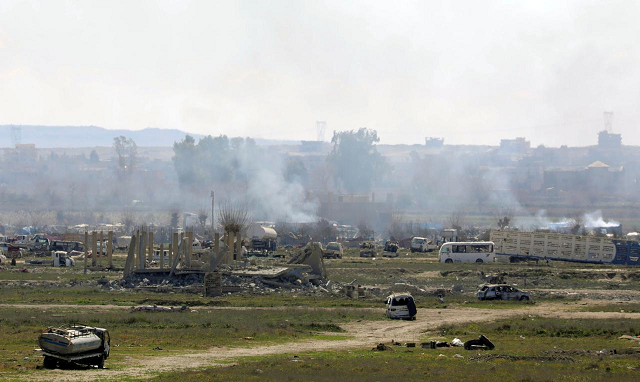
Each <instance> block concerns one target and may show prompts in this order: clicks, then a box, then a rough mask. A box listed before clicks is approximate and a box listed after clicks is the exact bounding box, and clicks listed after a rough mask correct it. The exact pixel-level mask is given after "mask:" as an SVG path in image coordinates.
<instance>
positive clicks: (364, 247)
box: [360, 241, 377, 258]
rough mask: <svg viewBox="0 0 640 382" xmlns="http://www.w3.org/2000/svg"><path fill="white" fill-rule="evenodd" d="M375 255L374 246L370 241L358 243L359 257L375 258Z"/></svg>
mask: <svg viewBox="0 0 640 382" xmlns="http://www.w3.org/2000/svg"><path fill="white" fill-rule="evenodd" d="M376 255H377V253H376V245H375V243H373V242H370V241H363V242H362V243H360V257H370V258H375V257H376Z"/></svg>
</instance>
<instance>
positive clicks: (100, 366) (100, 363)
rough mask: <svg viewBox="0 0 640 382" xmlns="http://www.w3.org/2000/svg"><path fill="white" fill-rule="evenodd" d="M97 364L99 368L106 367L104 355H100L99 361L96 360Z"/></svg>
mask: <svg viewBox="0 0 640 382" xmlns="http://www.w3.org/2000/svg"><path fill="white" fill-rule="evenodd" d="M96 365H98V369H104V355H101V356H100V357H98V362H96Z"/></svg>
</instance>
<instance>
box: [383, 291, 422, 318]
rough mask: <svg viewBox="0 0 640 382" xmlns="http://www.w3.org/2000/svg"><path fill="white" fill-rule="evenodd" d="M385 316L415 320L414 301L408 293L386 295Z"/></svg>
mask: <svg viewBox="0 0 640 382" xmlns="http://www.w3.org/2000/svg"><path fill="white" fill-rule="evenodd" d="M386 305H387V317H389V318H393V319H403V320H415V319H416V313H417V309H416V303H415V301H414V300H413V296H411V295H410V294H409V293H393V294H391V295H390V296H389V297H387V302H386Z"/></svg>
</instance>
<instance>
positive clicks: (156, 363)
mask: <svg viewBox="0 0 640 382" xmlns="http://www.w3.org/2000/svg"><path fill="white" fill-rule="evenodd" d="M14 307H20V306H18V305H14ZM22 307H24V306H22ZM40 307H42V306H40ZM58 307H59V306H58ZM100 307H103V308H104V307H105V306H100ZM111 308H112V309H120V308H122V307H115V306H113V307H111ZM574 308H575V305H564V304H562V305H561V304H541V305H534V306H531V307H528V308H525V309H499V310H498V309H494V310H490V309H475V308H451V309H441V310H438V309H422V310H420V311H419V314H418V319H417V320H416V321H390V320H383V321H366V322H354V323H348V324H344V325H341V326H342V327H343V328H344V329H345V330H346V333H343V335H347V336H349V338H348V339H345V340H337V341H330V340H304V341H299V342H288V343H284V344H277V345H261V346H256V347H247V348H226V347H214V348H211V349H209V350H207V351H204V352H198V353H187V352H184V353H180V354H173V355H166V354H159V355H158V356H154V357H144V358H143V357H141V358H139V359H135V360H132V361H131V364H130V365H129V366H128V367H126V368H124V369H120V370H109V369H105V370H47V371H44V370H43V371H42V372H41V373H36V374H32V375H30V376H29V379H30V380H42V381H45V380H46V381H89V380H95V379H98V378H99V379H107V380H119V379H121V378H122V377H135V378H141V379H144V378H150V377H153V376H155V375H157V374H158V373H160V372H164V371H172V370H180V369H193V368H198V367H206V366H216V365H220V366H222V365H223V363H225V364H228V362H232V361H235V360H237V359H239V358H242V357H249V356H262V355H272V354H295V353H303V352H309V351H322V350H344V349H354V348H371V347H373V346H375V345H376V344H378V343H380V342H390V341H391V340H396V341H400V342H406V341H412V342H416V341H418V340H419V339H420V337H421V335H423V333H424V332H426V331H429V330H432V329H434V328H436V327H438V326H441V325H443V324H462V323H466V322H476V321H490V320H494V319H499V318H505V317H514V316H522V315H529V314H533V315H538V316H543V317H557V318H596V319H606V318H629V319H640V313H616V312H576V311H571V310H572V309H574ZM106 309H108V307H107V308H106ZM207 309H219V308H210V307H207ZM228 309H246V308H228ZM250 309H253V308H250ZM262 309H278V308H262ZM328 309H331V308H328ZM379 311H380V314H384V311H383V310H382V309H379Z"/></svg>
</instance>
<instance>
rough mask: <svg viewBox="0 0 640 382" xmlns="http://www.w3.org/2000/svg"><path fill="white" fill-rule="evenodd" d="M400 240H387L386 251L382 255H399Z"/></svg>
mask: <svg viewBox="0 0 640 382" xmlns="http://www.w3.org/2000/svg"><path fill="white" fill-rule="evenodd" d="M398 247H399V245H398V242H397V241H391V240H387V241H386V242H385V243H384V252H383V253H382V257H398Z"/></svg>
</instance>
